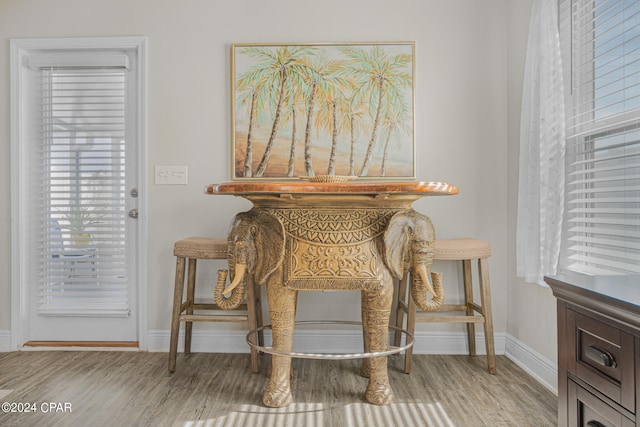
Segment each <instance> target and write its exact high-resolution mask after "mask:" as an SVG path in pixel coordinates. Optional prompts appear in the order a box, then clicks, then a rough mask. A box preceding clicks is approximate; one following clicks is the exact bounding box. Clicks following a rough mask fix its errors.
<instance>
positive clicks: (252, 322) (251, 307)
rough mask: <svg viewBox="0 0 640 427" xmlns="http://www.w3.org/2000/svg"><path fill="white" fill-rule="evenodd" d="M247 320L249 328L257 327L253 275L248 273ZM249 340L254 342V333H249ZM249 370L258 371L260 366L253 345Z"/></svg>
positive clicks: (256, 350) (256, 351)
mask: <svg viewBox="0 0 640 427" xmlns="http://www.w3.org/2000/svg"><path fill="white" fill-rule="evenodd" d="M246 280H247V294H246V299H247V320H248V323H249V330H254V329H256V328H257V327H258V322H257V319H256V297H255V293H256V289H255V284H254V283H253V277H252V276H251V275H248V276H247V278H246ZM249 341H251V343H253V344H256V334H251V336H250V337H249ZM250 351H251V371H252V372H254V373H258V372H260V366H259V364H258V349H256V348H255V347H251V349H250Z"/></svg>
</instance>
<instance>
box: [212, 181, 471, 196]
mask: <svg viewBox="0 0 640 427" xmlns="http://www.w3.org/2000/svg"><path fill="white" fill-rule="evenodd" d="M459 191H460V190H459V188H458V187H456V186H455V185H451V184H447V183H444V182H432V181H430V182H422V181H349V182H344V183H324V182H309V181H232V182H225V183H222V184H211V185H208V186H207V187H206V188H205V193H206V194H213V195H225V194H226V195H236V196H244V195H252V194H255V195H259V194H319V193H323V194H354V195H356V194H361V195H381V194H399V195H400V194H407V195H408V194H412V195H420V196H449V195H455V194H458V192H459Z"/></svg>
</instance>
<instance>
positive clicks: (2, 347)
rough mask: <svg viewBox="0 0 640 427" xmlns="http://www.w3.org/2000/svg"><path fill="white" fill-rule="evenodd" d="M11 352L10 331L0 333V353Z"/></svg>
mask: <svg viewBox="0 0 640 427" xmlns="http://www.w3.org/2000/svg"><path fill="white" fill-rule="evenodd" d="M7 351H11V331H0V352H7Z"/></svg>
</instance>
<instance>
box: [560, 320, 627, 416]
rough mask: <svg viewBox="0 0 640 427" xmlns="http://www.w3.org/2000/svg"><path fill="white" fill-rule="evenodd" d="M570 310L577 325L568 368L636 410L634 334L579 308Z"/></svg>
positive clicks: (623, 404)
mask: <svg viewBox="0 0 640 427" xmlns="http://www.w3.org/2000/svg"><path fill="white" fill-rule="evenodd" d="M569 314H570V319H569V321H570V323H573V324H574V325H575V328H574V331H575V334H574V335H573V337H570V339H571V340H572V341H573V340H575V341H573V342H571V343H570V344H571V346H570V350H569V351H570V353H572V354H570V358H569V361H570V362H569V363H570V366H569V371H570V372H573V373H574V374H575V375H576V376H577V377H578V378H580V379H582V380H584V381H585V382H586V383H588V384H589V385H591V386H592V387H593V388H594V389H596V390H598V391H599V392H600V393H602V394H604V395H605V396H606V397H608V398H610V399H611V400H613V401H614V402H616V403H618V404H620V405H622V406H623V407H625V408H626V409H628V410H629V411H631V412H633V413H635V390H634V380H635V369H634V351H635V348H634V338H633V335H631V334H629V333H626V332H624V331H621V330H620V329H618V328H616V327H614V326H611V325H609V324H606V323H602V322H599V321H596V320H594V319H592V318H590V317H587V316H585V315H583V314H580V313H577V312H573V311H570V312H569ZM571 317H572V318H573V319H571ZM571 320H573V322H571Z"/></svg>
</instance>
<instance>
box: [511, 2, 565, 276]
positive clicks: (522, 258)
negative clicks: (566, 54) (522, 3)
mask: <svg viewBox="0 0 640 427" xmlns="http://www.w3.org/2000/svg"><path fill="white" fill-rule="evenodd" d="M560 58H561V55H560V39H559V34H558V4H557V0H533V5H532V10H531V21H530V23H529V40H528V45H527V56H526V64H525V74H524V83H523V91H522V113H521V121H520V180H519V186H518V219H517V231H516V251H517V252H516V261H517V269H516V271H517V275H518V276H519V277H522V278H524V279H525V280H526V281H527V282H529V283H539V284H541V285H543V286H545V283H544V281H543V276H544V275H547V274H555V273H556V268H557V265H558V257H559V254H560V235H561V230H562V213H563V205H564V149H565V131H564V127H565V122H564V85H563V81H562V80H563V79H562V64H561V59H560Z"/></svg>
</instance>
